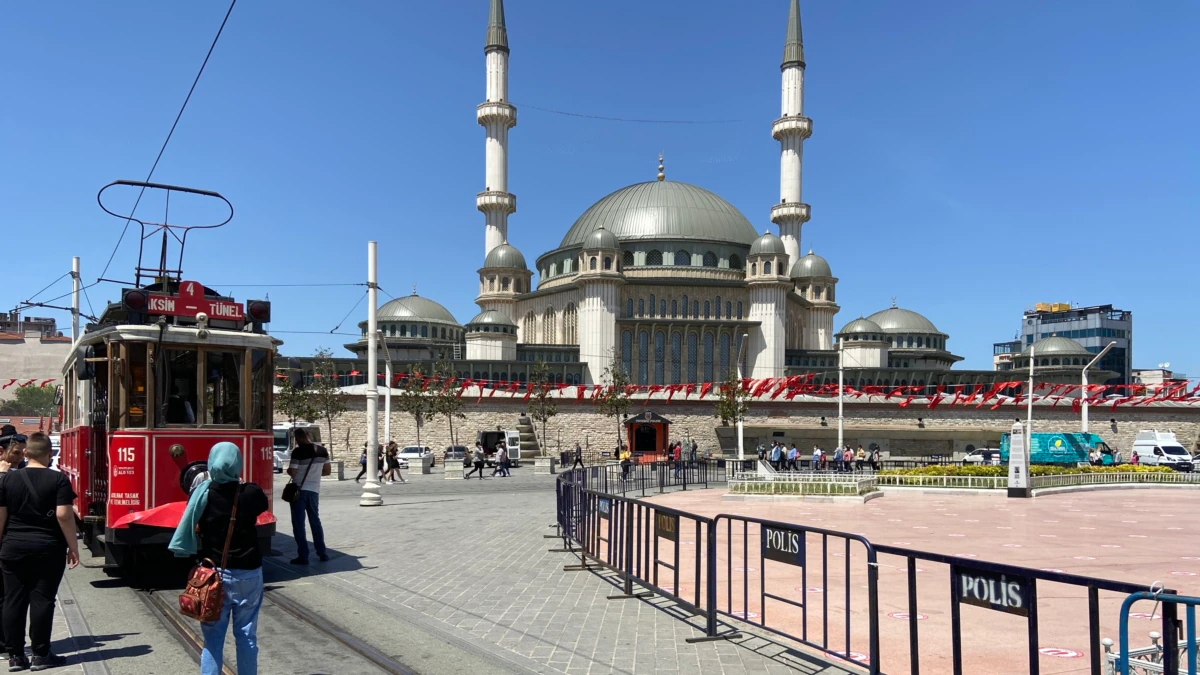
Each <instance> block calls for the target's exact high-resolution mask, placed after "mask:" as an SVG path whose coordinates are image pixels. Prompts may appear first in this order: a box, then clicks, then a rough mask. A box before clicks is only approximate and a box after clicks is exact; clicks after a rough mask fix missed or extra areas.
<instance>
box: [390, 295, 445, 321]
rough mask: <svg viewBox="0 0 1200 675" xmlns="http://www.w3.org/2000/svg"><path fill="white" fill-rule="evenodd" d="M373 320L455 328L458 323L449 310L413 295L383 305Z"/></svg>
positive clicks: (427, 299)
mask: <svg viewBox="0 0 1200 675" xmlns="http://www.w3.org/2000/svg"><path fill="white" fill-rule="evenodd" d="M375 318H376V319H378V320H380V321H388V320H396V319H417V320H420V321H436V322H440V323H452V324H454V325H455V326H457V325H458V321H456V320H455V319H454V315H453V314H451V313H450V310H448V309H446V308H445V307H442V306H441V305H439V304H438V303H436V302H434V301H433V300H430V299H429V298H422V297H421V296H419V295H417V294H415V293H414V294H412V295H408V296H405V297H403V298H396V299H395V300H392V301H390V302H388V303H385V304H384V305H383V307H380V308H379V311H378V312H376V313H375Z"/></svg>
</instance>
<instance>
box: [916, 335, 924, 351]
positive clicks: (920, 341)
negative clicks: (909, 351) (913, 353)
mask: <svg viewBox="0 0 1200 675" xmlns="http://www.w3.org/2000/svg"><path fill="white" fill-rule="evenodd" d="M924 346H925V339H924V338H922V337H919V336H918V337H917V349H921V348H922V347H924Z"/></svg>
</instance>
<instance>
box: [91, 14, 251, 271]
mask: <svg viewBox="0 0 1200 675" xmlns="http://www.w3.org/2000/svg"><path fill="white" fill-rule="evenodd" d="M236 4H237V0H232V1H231V2H230V3H229V9H227V10H225V18H224V19H222V20H221V26H220V28H218V29H217V34H216V35H215V36H214V37H213V41H212V44H211V45H209V46H208V53H207V54H205V55H204V62H203V63H201V64H200V70H199V71H197V72H196V77H195V79H193V80H192V86H191V87H190V88H189V89H188V93H187V97H186V98H184V99H183V105H181V106H179V113H178V114H176V115H175V121H174V122H172V123H171V130H170V131H168V132H167V138H166V140H164V141H163V144H162V147H161V148H159V150H158V156H157V157H155V158H154V164H153V165H151V166H150V173H148V174H146V181H145V182H147V183H149V182H150V179H151V178H152V177H154V170H155V169H157V168H158V162H159V160H161V159H162V156H163V153H164V152H166V150H167V144H168V143H170V142H171V137H172V136H174V135H175V128H176V127H177V126H179V120H180V119H181V118H182V117H183V111H184V110H186V109H187V105H188V101H191V100H192V93H193V92H195V91H196V85H197V84H198V83H199V82H200V76H201V75H203V74H204V67H205V66H207V65H208V59H209V57H211V56H212V53H213V49H215V48H216V46H217V41H218V40H220V39H221V33H222V32H224V30H225V24H226V22H228V21H229V15H230V14H232V13H233V7H234V5H236ZM145 194H146V188H145V186H142V189H141V190H139V191H138V196H137V199H136V200H135V201H134V202H133V209H131V210H130V211H129V217H128V218H126V219H125V227H123V228H122V229H121V236H120V237H118V238H117V245H116V246H113V250H112V253H111V254H109V256H108V262H107V263H105V264H104V270H103V271H102V272H100V277H101V278H103V277H104V275H105V274H106V273H107V272H108V268H109V266H110V265H112V261H113V258H115V257H116V255H117V250H118V249H120V248H121V242H122V241H124V240H125V233H126V232H128V231H129V223H131V222H132V221H133V215H134V214H135V213H137V208H138V205H139V204H141V203H142V196H143V195H145Z"/></svg>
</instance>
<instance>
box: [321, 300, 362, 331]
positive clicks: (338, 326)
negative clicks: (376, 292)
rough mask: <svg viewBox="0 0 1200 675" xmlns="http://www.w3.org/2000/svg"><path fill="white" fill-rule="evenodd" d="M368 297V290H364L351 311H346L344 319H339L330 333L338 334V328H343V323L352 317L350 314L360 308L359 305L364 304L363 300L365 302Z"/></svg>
mask: <svg viewBox="0 0 1200 675" xmlns="http://www.w3.org/2000/svg"><path fill="white" fill-rule="evenodd" d="M366 299H367V292H366V291H363V294H362V295H360V296H359V298H358V302H356V303H354V306H353V307H351V308H350V311H349V312H346V316H343V317H342V320H341V321H339V322H337V325H336V326H334V327H333V328H332V329H331V330H330V331H329V334H330V335H336V334H337V329H339V328H341V327H342V324H344V323H346V319H349V318H350V315H351V314H353V313H354V310H356V309H358V306H359V305H361V304H362V302H363V300H366Z"/></svg>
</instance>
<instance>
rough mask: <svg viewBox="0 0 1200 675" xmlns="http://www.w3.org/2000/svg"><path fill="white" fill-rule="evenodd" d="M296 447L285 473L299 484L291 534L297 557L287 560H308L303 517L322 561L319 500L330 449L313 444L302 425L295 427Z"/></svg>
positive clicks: (329, 470)
mask: <svg viewBox="0 0 1200 675" xmlns="http://www.w3.org/2000/svg"><path fill="white" fill-rule="evenodd" d="M295 434H296V449H295V450H294V451H292V463H291V465H289V466H288V470H287V472H288V475H289V476H291V477H292V480H293V481H296V485H297V486H298V487H299V488H300V490H299V491H298V493H297V495H298V496H297V497H296V501H294V502H292V503H291V507H292V536H293V537H295V539H296V557H295V558H293V559H292V560H291V561H290V562H291V563H292V564H293V565H307V564H308V540H307V537H306V534H305V532H304V518H305V517H306V516H307V517H308V522H309V524H310V525H312V535H313V548H315V549H317V559H318V560H320V561H321V562H325V561H327V560H329V554H328V553H327V552H326V551H325V529H324V528H322V527H321V514H320V511H319V506H320V501H321V476H328V475H329V474H330V473H332V469H333V467H332V466H331V465H330V464H329V453H328V452H327V451H326V450H325V448H323V447H321V446H319V445H314V444H312V443H310V442H309V440H308V433H307V432H306V431H304V429H296V430H295Z"/></svg>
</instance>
